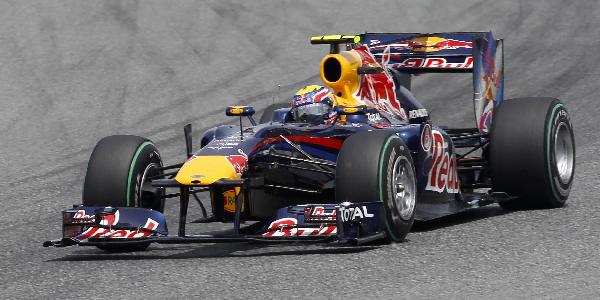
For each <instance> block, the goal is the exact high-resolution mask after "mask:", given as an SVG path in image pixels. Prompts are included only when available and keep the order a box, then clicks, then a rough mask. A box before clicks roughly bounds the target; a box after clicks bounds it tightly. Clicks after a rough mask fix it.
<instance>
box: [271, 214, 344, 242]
mask: <svg viewBox="0 0 600 300" xmlns="http://www.w3.org/2000/svg"><path fill="white" fill-rule="evenodd" d="M335 233H337V227H336V226H321V227H319V228H301V227H298V220H296V219H295V218H281V219H278V220H275V221H273V222H271V224H270V225H269V227H268V229H267V232H265V233H263V236H273V237H275V236H321V235H322V236H327V235H332V234H335Z"/></svg>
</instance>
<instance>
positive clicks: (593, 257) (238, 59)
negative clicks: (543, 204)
mask: <svg viewBox="0 0 600 300" xmlns="http://www.w3.org/2000/svg"><path fill="white" fill-rule="evenodd" d="M598 15H600V4H599V3H598V2H597V1H592V0H590V1H478V0H461V1H426V0H423V1H327V2H325V1H308V2H306V1H291V0H290V1H241V0H240V1H229V0H223V1H22V0H18V1H17V0H13V1H10V0H8V1H7V0H3V1H0V103H1V104H2V109H1V110H0V138H1V139H0V141H1V146H0V165H1V166H2V169H3V170H2V171H3V180H2V181H1V182H0V189H1V190H2V206H1V207H0V214H1V219H0V241H1V245H2V246H1V248H0V249H1V251H0V270H1V272H0V298H5V299H16V298H26V299H32V298H51V299H52V298H117V299H123V298H128V299H142V298H149V299H164V298H170V299H173V298H184V297H189V296H191V297H195V298H283V297H285V298H288V297H298V298H355V299H362V298H366V297H370V298H395V299H397V298H411V299H412V298H417V299H418V298H422V299H430V298H576V299H586V298H599V297H600V290H599V287H600V258H599V252H598V249H600V233H599V232H600V222H599V221H598V220H600V204H599V203H600V201H598V196H597V193H596V189H597V188H598V185H599V184H600V180H599V179H598V173H600V163H599V162H598V158H597V157H598V152H599V150H600V134H599V133H600V131H599V130H598V125H600V124H599V123H600V121H599V119H598V116H599V115H600V108H599V107H600V106H599V102H598V101H599V99H600V89H599V88H598V87H599V86H600V51H598V49H599V48H600V30H599V28H600V18H599V17H598ZM487 30H492V31H493V32H494V34H495V35H496V36H497V37H501V38H504V39H505V77H506V82H505V84H506V90H505V95H506V97H507V98H514V97H526V96H550V97H557V98H560V99H562V100H563V101H564V102H565V103H566V106H567V108H568V110H569V112H570V114H571V118H572V122H573V124H574V129H575V136H576V147H577V165H576V175H575V183H574V185H573V189H572V191H571V197H570V199H569V201H568V202H567V206H566V207H564V208H561V209H550V210H532V211H518V212H507V211H504V210H502V209H501V208H500V207H498V206H497V205H492V206H489V207H485V208H482V209H478V210H474V211H470V212H467V213H463V214H460V215H456V216H452V217H449V218H444V219H441V220H436V221H432V222H428V223H420V224H416V225H415V227H414V228H413V230H412V232H411V233H409V235H408V239H407V241H406V242H404V243H399V244H388V245H378V246H371V247H358V248H352V247H338V246H336V245H288V246H284V245H269V246H265V245H257V244H243V243H240V244H216V245H215V244H206V245H200V244H198V245H153V246H151V247H150V248H149V250H148V251H142V252H135V253H122V254H110V253H105V252H103V251H101V250H98V249H96V248H87V247H71V248H60V249H59V248H42V242H43V241H45V240H48V239H53V238H58V237H60V235H61V227H60V223H61V215H60V212H61V210H63V209H65V208H69V207H70V206H71V205H72V204H76V203H80V201H81V193H82V186H83V176H84V174H85V169H86V164H87V159H88V158H89V155H90V153H91V151H92V149H93V146H94V145H95V143H96V142H97V141H98V140H100V139H101V138H102V137H104V136H107V135H112V134H134V135H140V136H145V137H148V138H150V139H152V140H153V141H155V142H156V144H157V146H158V148H159V150H160V151H161V154H162V156H163V160H164V161H165V162H166V163H176V162H180V161H181V160H183V159H184V158H185V144H184V141H183V126H184V125H185V124H187V123H192V124H193V126H194V138H195V146H196V147H197V146H198V145H199V143H198V140H199V138H200V134H201V132H202V130H203V129H206V128H208V127H210V126H212V125H215V124H221V123H224V122H229V121H231V120H229V119H226V117H225V116H224V107H225V106H227V105H233V104H246V105H253V106H254V107H255V108H256V109H257V110H261V109H263V108H265V107H266V106H267V105H268V104H270V103H271V102H272V101H278V100H280V101H284V100H285V99H288V98H289V97H290V96H291V95H292V94H293V93H294V92H295V91H296V90H297V89H299V88H301V87H302V86H304V85H307V84H315V83H319V81H320V80H319V77H318V64H319V62H320V59H321V58H322V57H323V56H324V55H325V54H326V53H327V51H328V49H327V47H325V46H311V45H310V44H309V36H311V35H320V34H326V33H344V34H352V33H362V32H365V31H371V32H440V31H487ZM277 85H281V96H280V97H278V95H277V88H276V86H277ZM414 93H415V95H416V97H417V99H420V100H421V101H422V102H423V103H425V106H426V107H427V108H429V110H430V114H431V115H432V117H433V118H434V120H435V121H436V124H441V125H444V124H445V125H450V126H473V123H472V122H473V121H472V120H473V109H472V103H471V81H470V75H468V74H462V75H452V74H436V75H422V76H418V77H417V78H415V79H414ZM523 117H526V116H523ZM190 205H191V210H192V211H191V216H190V217H189V218H188V219H194V218H196V217H199V216H200V214H199V209H198V206H197V204H195V203H191V204H190ZM177 211H178V202H177V201H171V202H168V203H167V211H166V213H167V218H168V220H171V221H170V223H169V227H170V228H171V231H174V229H175V228H177V227H176V226H177V221H176V212H177ZM229 226H231V225H230V224H220V223H219V224H210V225H208V226H205V227H203V226H201V225H197V224H193V225H190V226H189V228H190V229H189V231H192V232H198V233H199V232H202V231H203V230H207V231H211V230H222V229H226V228H229Z"/></svg>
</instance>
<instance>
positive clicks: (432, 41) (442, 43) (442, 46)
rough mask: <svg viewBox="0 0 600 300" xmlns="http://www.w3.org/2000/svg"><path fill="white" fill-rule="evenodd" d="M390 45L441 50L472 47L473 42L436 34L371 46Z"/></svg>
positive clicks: (424, 50)
mask: <svg viewBox="0 0 600 300" xmlns="http://www.w3.org/2000/svg"><path fill="white" fill-rule="evenodd" d="M388 46H389V47H391V48H392V49H395V50H412V51H414V52H425V53H431V52H437V51H441V50H454V49H460V48H467V49H471V48H473V42H466V41H461V40H455V39H446V38H442V37H438V36H420V37H416V38H414V39H410V40H406V41H400V42H394V43H392V44H388V45H381V46H372V48H373V49H378V50H383V49H384V47H388Z"/></svg>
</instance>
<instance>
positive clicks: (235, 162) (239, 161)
mask: <svg viewBox="0 0 600 300" xmlns="http://www.w3.org/2000/svg"><path fill="white" fill-rule="evenodd" d="M238 152H239V153H240V155H235V154H234V155H228V156H227V161H229V163H230V164H231V166H233V169H234V171H235V175H241V174H242V173H243V172H244V171H245V170H246V168H248V156H247V155H246V154H245V153H244V151H242V150H241V149H238Z"/></svg>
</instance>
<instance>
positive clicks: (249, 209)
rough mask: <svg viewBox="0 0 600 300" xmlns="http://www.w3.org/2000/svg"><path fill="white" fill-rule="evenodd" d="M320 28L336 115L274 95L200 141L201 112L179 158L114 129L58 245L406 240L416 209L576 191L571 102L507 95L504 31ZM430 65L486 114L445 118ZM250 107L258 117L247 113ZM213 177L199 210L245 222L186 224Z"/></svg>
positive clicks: (543, 204) (548, 198) (512, 202)
mask: <svg viewBox="0 0 600 300" xmlns="http://www.w3.org/2000/svg"><path fill="white" fill-rule="evenodd" d="M311 43H312V44H327V45H329V46H330V54H328V55H326V56H325V57H324V58H323V60H322V61H321V64H320V74H321V79H322V80H323V83H324V86H325V89H326V91H325V92H328V93H331V94H332V95H333V98H334V99H335V102H334V104H333V105H330V106H331V107H330V109H331V110H332V111H333V114H331V115H329V117H330V118H332V119H328V121H329V122H318V121H317V122H315V120H308V119H304V118H302V117H301V116H300V115H299V114H298V113H295V112H294V111H293V109H290V108H289V107H286V108H278V106H277V105H274V106H271V107H269V108H267V109H266V110H265V113H264V115H263V117H262V118H261V122H259V124H257V123H256V122H255V121H254V119H253V117H252V116H253V114H254V109H253V108H252V107H249V106H232V107H228V108H226V110H225V113H226V114H227V115H228V116H234V117H239V119H240V124H239V127H238V126H237V125H235V126H233V125H222V126H217V127H214V128H212V129H210V130H208V131H207V132H205V133H204V135H203V136H202V140H201V148H200V149H199V150H197V151H195V152H193V151H192V140H191V126H190V125H188V126H186V127H185V128H184V129H185V130H184V131H185V137H186V149H187V153H188V159H187V160H186V161H185V162H183V163H181V164H177V165H171V166H163V164H162V162H161V156H160V155H159V152H158V150H157V149H156V147H155V145H154V144H153V143H152V142H151V141H149V140H147V139H145V138H142V137H137V136H127V135H119V136H109V137H106V138H104V139H102V140H101V141H100V142H98V144H97V145H96V147H95V148H94V151H93V153H92V155H91V157H90V161H89V164H88V168H87V174H86V177H85V183H84V189H83V203H82V204H81V205H75V206H74V207H73V208H72V209H67V210H65V211H63V237H62V238H61V239H58V240H53V241H47V242H45V243H44V246H57V247H64V246H70V245H80V246H84V245H85V246H97V247H99V248H102V249H106V250H119V251H127V250H136V249H144V248H146V247H147V246H148V245H149V244H150V243H215V242H241V241H250V242H290V241H292V242H299V241H308V242H316V241H332V240H337V241H339V242H340V243H350V244H364V243H369V242H374V241H385V240H388V241H402V240H404V238H405V236H406V235H407V233H408V232H409V230H410V228H411V226H412V224H413V221H414V220H431V219H435V218H439V217H442V216H446V215H450V214H455V213H458V212H462V211H465V210H468V209H473V208H477V207H481V206H484V205H488V204H492V203H498V204H499V205H500V206H502V207H504V208H507V209H521V208H551V207H561V206H563V205H564V204H565V201H566V200H567V197H568V196H569V192H570V188H571V184H572V181H573V176H574V168H575V146H574V138H573V129H572V126H571V122H570V119H569V114H568V112H567V110H566V109H565V106H564V105H563V104H562V103H561V102H560V101H559V100H557V99H553V98H520V99H510V100H503V82H504V78H503V55H502V49H503V47H502V40H497V39H495V38H494V37H493V35H492V33H491V32H456V33H435V34H419V33H365V34H361V35H328V36H317V37H312V38H311ZM341 47H343V49H344V50H341V49H340V48H341ZM427 72H444V73H455V72H472V73H473V102H474V107H475V121H476V122H475V126H474V127H473V128H446V127H442V126H434V125H432V124H431V122H430V118H429V115H428V111H427V109H425V108H424V107H423V105H422V104H421V103H419V102H418V101H417V100H416V99H415V97H414V96H413V95H412V93H411V92H410V85H411V84H410V83H411V77H412V76H413V75H415V74H419V73H427ZM300 100H302V99H300ZM316 104H318V103H313V104H312V105H313V106H310V107H311V108H312V109H320V108H321V107H322V106H318V105H316ZM330 104H331V103H330ZM244 117H247V118H248V120H249V121H250V122H251V124H252V126H246V127H245V128H244V127H243V125H242V119H243V118H244ZM321 121H323V120H321ZM173 189H176V191H173ZM168 190H171V192H167V191H168ZM202 192H208V193H210V201H211V210H212V214H211V215H210V216H208V214H207V213H206V212H205V211H204V215H205V217H204V218H202V219H199V220H196V221H194V222H198V223H205V222H213V221H215V222H231V223H233V230H232V231H231V232H229V233H223V234H210V235H209V234H201V235H188V234H186V223H187V221H186V216H187V211H188V204H189V200H190V199H191V198H192V197H193V198H194V199H196V200H198V203H199V204H200V205H201V208H202V210H204V207H203V206H202V202H201V201H200V200H199V198H198V196H197V195H198V194H199V193H202ZM169 198H178V199H179V202H180V216H179V226H178V234H177V235H168V232H167V223H166V221H165V217H164V215H163V213H162V211H163V208H164V201H165V199H169ZM242 224H250V225H247V226H246V225H244V226H242Z"/></svg>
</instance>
